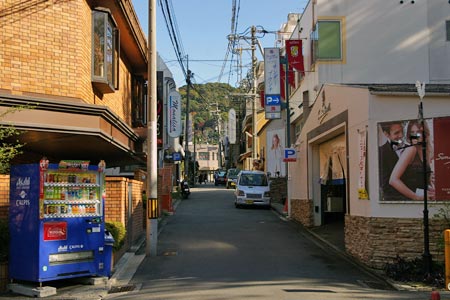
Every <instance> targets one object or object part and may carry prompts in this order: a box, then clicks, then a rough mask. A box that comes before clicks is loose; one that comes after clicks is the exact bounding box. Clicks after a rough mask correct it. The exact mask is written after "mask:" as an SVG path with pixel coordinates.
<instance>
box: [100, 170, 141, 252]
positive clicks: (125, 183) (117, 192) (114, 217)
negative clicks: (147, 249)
mask: <svg viewBox="0 0 450 300" xmlns="http://www.w3.org/2000/svg"><path fill="white" fill-rule="evenodd" d="M129 189H131V196H132V199H131V200H132V201H131V205H132V207H131V218H129V217H128V214H129V213H128V212H129V206H128V205H129V201H128V200H129V199H128V194H129ZM143 214H144V209H143V204H142V182H141V181H138V180H133V179H127V178H123V177H111V178H106V199H105V221H106V222H120V223H122V224H123V225H124V226H125V228H126V230H127V240H126V242H127V245H128V246H131V245H132V244H133V243H134V242H136V241H137V240H138V239H139V238H140V237H141V236H142V234H143V233H144V227H145V226H144V225H145V224H143V220H144V219H143Z"/></svg>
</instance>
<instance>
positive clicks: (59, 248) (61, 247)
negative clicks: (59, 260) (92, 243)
mask: <svg viewBox="0 0 450 300" xmlns="http://www.w3.org/2000/svg"><path fill="white" fill-rule="evenodd" d="M58 252H67V245H64V246H59V247H58Z"/></svg>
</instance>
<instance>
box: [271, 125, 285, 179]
mask: <svg viewBox="0 0 450 300" xmlns="http://www.w3.org/2000/svg"><path fill="white" fill-rule="evenodd" d="M284 145H285V133H284V129H277V130H270V131H267V157H266V158H267V172H270V176H271V177H284V176H286V163H284V162H283V156H284V147H285V146H284Z"/></svg>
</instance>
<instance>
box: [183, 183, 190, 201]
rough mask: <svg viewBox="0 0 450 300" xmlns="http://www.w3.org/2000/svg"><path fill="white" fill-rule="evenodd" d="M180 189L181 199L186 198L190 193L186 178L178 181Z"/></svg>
mask: <svg viewBox="0 0 450 300" xmlns="http://www.w3.org/2000/svg"><path fill="white" fill-rule="evenodd" d="M180 191H181V197H183V199H187V198H188V197H189V195H190V194H191V189H190V188H189V184H188V182H187V181H186V180H183V181H181V182H180Z"/></svg>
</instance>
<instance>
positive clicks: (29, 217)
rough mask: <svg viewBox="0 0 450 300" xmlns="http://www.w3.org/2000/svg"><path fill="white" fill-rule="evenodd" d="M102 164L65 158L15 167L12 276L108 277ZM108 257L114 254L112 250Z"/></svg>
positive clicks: (40, 278) (11, 213)
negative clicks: (64, 159)
mask: <svg viewBox="0 0 450 300" xmlns="http://www.w3.org/2000/svg"><path fill="white" fill-rule="evenodd" d="M104 168H105V164H104V162H103V161H102V162H101V163H100V164H99V165H98V166H91V165H89V162H88V161H79V160H72V161H70V160H67V161H61V162H60V163H59V164H49V162H48V160H46V159H45V158H44V159H42V160H41V162H40V163H39V164H27V165H17V166H12V167H11V181H10V208H9V216H10V217H9V227H10V234H11V239H10V243H11V245H10V257H9V277H10V278H11V279H12V280H24V281H32V282H43V281H50V280H59V279H64V278H73V277H81V276H105V275H109V272H110V270H106V269H105V266H108V265H110V262H108V261H105V259H108V254H107V253H105V234H104V230H105V225H104V189H105V188H104ZM109 258H110V254H109Z"/></svg>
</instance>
